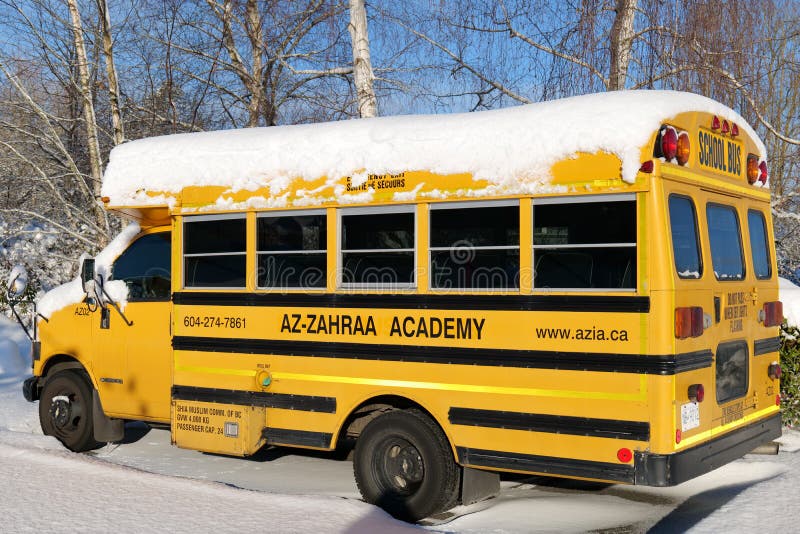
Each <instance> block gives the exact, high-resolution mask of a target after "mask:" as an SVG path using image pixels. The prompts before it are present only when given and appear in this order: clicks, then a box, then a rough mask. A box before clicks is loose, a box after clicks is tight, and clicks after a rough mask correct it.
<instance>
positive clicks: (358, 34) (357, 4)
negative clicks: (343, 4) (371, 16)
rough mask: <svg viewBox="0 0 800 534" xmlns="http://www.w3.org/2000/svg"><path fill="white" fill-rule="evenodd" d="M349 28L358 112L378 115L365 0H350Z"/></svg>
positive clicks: (371, 115) (372, 115) (364, 116)
mask: <svg viewBox="0 0 800 534" xmlns="http://www.w3.org/2000/svg"><path fill="white" fill-rule="evenodd" d="M347 29H348V30H349V31H350V40H351V42H352V46H353V79H354V81H355V86H356V95H357V97H358V114H359V115H360V116H361V117H363V118H366V117H375V116H377V115H378V101H377V99H376V97H375V88H374V82H375V74H374V73H373V72H372V60H371V59H370V51H369V33H368V32H367V8H366V6H365V5H364V0H350V24H349V25H348V27H347Z"/></svg>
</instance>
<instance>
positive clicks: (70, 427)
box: [39, 371, 103, 452]
mask: <svg viewBox="0 0 800 534" xmlns="http://www.w3.org/2000/svg"><path fill="white" fill-rule="evenodd" d="M39 422H40V423H41V425H42V431H43V432H44V433H45V435H48V436H54V437H55V438H57V439H58V441H60V442H61V443H63V444H64V446H65V447H66V448H68V449H69V450H71V451H74V452H84V451H88V450H92V449H96V448H98V447H101V446H102V445H103V444H102V443H100V442H98V441H95V439H94V425H93V422H92V387H91V385H90V384H89V380H88V379H87V378H86V377H85V375H83V373H80V372H78V371H61V372H58V373H56V374H54V375H53V376H51V377H48V378H47V380H46V381H45V383H44V388H43V389H42V396H41V399H40V400H39Z"/></svg>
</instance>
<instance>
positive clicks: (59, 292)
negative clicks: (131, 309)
mask: <svg viewBox="0 0 800 534" xmlns="http://www.w3.org/2000/svg"><path fill="white" fill-rule="evenodd" d="M138 233H139V225H138V224H136V223H131V224H129V225H128V226H127V227H126V228H125V229H124V230H122V232H120V234H119V235H118V236H117V237H115V238H114V239H113V240H112V241H111V243H109V244H108V246H107V247H106V248H104V249H103V250H102V251H101V252H100V253H99V254H98V255H97V256H95V259H94V261H95V263H94V268H95V275H96V277H102V279H103V280H108V278H109V277H110V276H111V264H112V263H113V262H114V260H115V259H117V257H118V256H119V255H120V254H122V252H123V251H124V250H125V249H126V248H127V246H128V245H129V244H130V242H131V241H133V238H134V237H136V235H137V234H138ZM82 259H83V256H81V261H82ZM104 287H105V290H106V292H108V294H109V295H110V296H111V298H112V299H114V301H115V302H117V303H118V304H119V305H120V307H121V308H123V309H124V307H125V304H127V299H128V288H127V286H126V285H125V282H121V281H110V282H109V281H106V282H105V285H104ZM85 296H86V294H85V293H84V292H83V283H82V282H81V279H80V275H78V276H77V277H76V278H75V279H74V280H72V281H70V282H67V283H66V284H62V285H60V286H58V287H55V288H53V289H51V290H50V291H48V292H47V293H45V294H44V295H43V296H42V297H41V298H40V299H39V300H38V301H37V303H36V306H37V311H38V312H39V313H41V314H42V315H44V316H45V317H47V318H49V317H50V316H51V315H53V313H55V312H57V311H58V310H60V309H62V308H65V307H66V306H70V305H72V304H77V303H79V302H82V301H83V299H84V297H85Z"/></svg>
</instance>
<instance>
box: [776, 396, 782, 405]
mask: <svg viewBox="0 0 800 534" xmlns="http://www.w3.org/2000/svg"><path fill="white" fill-rule="evenodd" d="M780 405H781V395H780V393H778V394H777V395H775V406H780Z"/></svg>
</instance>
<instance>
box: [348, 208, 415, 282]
mask: <svg viewBox="0 0 800 534" xmlns="http://www.w3.org/2000/svg"><path fill="white" fill-rule="evenodd" d="M413 209H414V208H413V207H401V208H399V209H393V210H390V209H388V208H385V209H381V211H380V212H375V210H372V209H367V210H361V209H358V208H355V209H353V210H343V211H342V212H341V236H340V238H341V239H340V242H341V254H342V256H341V266H342V284H345V285H349V286H360V287H367V288H398V287H401V288H402V287H413V285H414V284H415V283H416V280H415V276H414V247H415V213H414V211H413Z"/></svg>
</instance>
